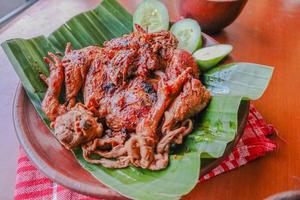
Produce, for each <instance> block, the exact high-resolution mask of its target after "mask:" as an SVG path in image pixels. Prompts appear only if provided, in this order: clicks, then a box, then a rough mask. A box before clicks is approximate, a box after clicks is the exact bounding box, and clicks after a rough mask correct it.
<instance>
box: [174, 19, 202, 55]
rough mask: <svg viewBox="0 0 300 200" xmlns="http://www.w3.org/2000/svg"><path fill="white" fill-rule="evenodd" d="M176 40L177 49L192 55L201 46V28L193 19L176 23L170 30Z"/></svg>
mask: <svg viewBox="0 0 300 200" xmlns="http://www.w3.org/2000/svg"><path fill="white" fill-rule="evenodd" d="M170 31H171V32H172V33H173V34H174V35H175V36H176V38H177V39H178V41H179V44H178V48H179V49H183V50H186V51H188V52H190V53H193V52H194V51H195V50H196V49H198V48H200V47H201V45H202V38H201V28H200V26H199V24H198V22H197V21H195V20H193V19H188V18H187V19H183V20H180V21H178V22H176V23H175V24H174V25H173V26H172V27H171V30H170Z"/></svg>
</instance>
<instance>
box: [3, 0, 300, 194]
mask: <svg viewBox="0 0 300 200" xmlns="http://www.w3.org/2000/svg"><path fill="white" fill-rule="evenodd" d="M98 2H99V1H97V0H85V1H81V0H64V1H57V0H40V1H39V2H38V3H36V4H35V5H33V6H32V7H31V8H29V9H28V10H26V11H25V12H24V13H22V14H21V15H20V16H18V17H17V18H16V19H14V20H13V21H12V22H10V23H9V24H8V25H7V26H6V27H5V28H4V29H1V30H0V42H3V41H4V40H6V39H9V38H14V37H26V38H28V37H32V36H35V35H39V34H48V33H50V32H51V31H52V30H54V29H55V28H57V27H58V26H59V25H60V24H62V23H63V22H64V21H65V20H67V19H69V18H70V17H72V16H73V15H74V14H76V13H79V12H81V11H83V10H87V9H89V8H91V7H94V6H95V5H97V3H98ZM122 2H123V3H125V4H127V5H129V8H130V9H131V10H132V9H134V7H135V5H136V4H135V3H134V2H135V1H130V0H122ZM129 3H131V4H129ZM299 30H300V2H299V1H295V0H272V2H270V1H269V0H249V2H248V4H247V5H246V7H245V9H244V11H243V12H242V14H241V15H240V17H239V18H238V19H237V21H235V23H234V24H232V25H231V26H229V27H228V28H226V29H225V30H224V31H223V32H221V33H220V34H217V35H215V36H214V37H215V38H216V39H217V40H218V41H220V42H222V43H229V44H232V45H233V46H234V52H233V56H234V58H235V59H236V60H238V61H247V62H256V63H261V64H266V65H271V66H274V67H275V73H274V76H273V79H272V81H271V83H270V86H269V88H268V89H267V91H266V93H265V95H264V96H263V97H262V98H261V99H260V100H258V101H255V102H254V104H255V106H256V107H257V108H258V110H259V111H260V112H261V113H262V114H263V116H264V117H265V119H266V120H267V121H268V122H270V123H272V124H274V125H275V127H276V128H277V130H278V133H279V136H280V138H282V139H279V137H278V138H277V139H276V141H277V142H278V144H279V149H278V151H276V152H273V153H271V154H269V155H267V156H266V157H263V158H261V159H258V160H256V161H254V162H252V163H249V164H247V165H246V166H244V167H241V168H239V169H237V170H234V171H232V172H230V173H226V174H223V175H220V176H217V177H215V178H213V179H211V180H209V181H207V182H205V183H202V184H199V185H197V187H196V188H195V189H194V190H193V191H192V192H191V193H190V194H189V195H187V196H186V197H185V198H184V199H208V200H209V199H262V198H265V197H267V196H269V195H271V194H274V193H277V192H281V191H285V190H291V189H298V188H300V144H299V143H300V108H299V106H300V95H299V92H300V31H299ZM17 83H18V78H17V76H16V75H15V73H14V71H13V69H12V66H11V64H10V63H9V61H8V59H7V58H6V56H5V54H4V52H3V50H2V49H1V50H0V105H1V106H0V119H1V120H0V146H1V151H0V160H1V164H0V177H1V179H0V199H11V198H12V196H13V190H14V180H15V170H16V166H17V152H18V143H17V140H16V137H15V134H14V128H13V123H12V122H13V119H12V117H11V109H12V101H13V95H14V92H15V88H16V85H17ZM179 181H180V180H179Z"/></svg>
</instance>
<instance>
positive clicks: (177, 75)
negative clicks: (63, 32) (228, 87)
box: [41, 26, 211, 170]
mask: <svg viewBox="0 0 300 200" xmlns="http://www.w3.org/2000/svg"><path fill="white" fill-rule="evenodd" d="M136 28H137V32H134V33H131V34H129V35H125V36H123V37H120V38H115V39H112V40H110V41H107V42H105V43H104V45H103V47H99V46H89V47H86V48H83V49H78V50H72V47H71V44H70V43H68V44H67V47H66V50H65V54H64V56H63V57H62V58H61V57H60V56H59V55H57V54H54V53H50V52H49V57H45V62H46V63H48V64H49V68H50V76H49V77H48V78H47V77H46V76H45V75H43V74H41V79H43V80H44V81H45V83H46V84H47V85H48V89H47V92H46V95H45V98H44V100H43V102H42V109H43V111H44V112H45V114H46V115H47V116H48V118H49V119H50V120H51V122H52V123H51V125H52V127H53V128H54V135H55V136H56V138H57V139H58V140H59V141H60V142H61V144H62V145H64V146H65V147H66V148H67V149H74V148H78V147H81V148H82V150H83V156H84V158H85V159H86V160H87V161H88V162H90V163H94V164H101V165H103V166H104V167H108V168H124V167H127V166H128V165H130V164H131V165H134V166H136V167H141V168H147V169H151V170H160V169H164V168H166V167H167V165H168V163H169V153H170V152H169V151H170V145H171V144H181V143H182V141H183V138H184V137H185V136H186V135H188V134H189V133H191V132H192V129H193V121H192V118H193V117H194V116H195V115H196V114H197V113H199V112H201V111H202V110H203V109H204V108H205V107H206V105H207V104H208V103H209V100H210V98H211V96H210V93H209V92H208V91H207V90H206V88H205V87H204V86H203V85H202V83H201V82H200V80H199V74H200V72H199V69H198V66H197V64H196V63H195V61H194V59H193V57H192V55H191V54H190V53H188V52H186V51H183V50H179V49H177V43H178V42H177V40H176V38H175V37H174V35H172V34H171V33H170V32H168V31H161V32H158V33H146V32H145V31H144V30H143V29H141V28H140V27H139V26H136ZM62 87H65V91H66V95H65V100H66V102H65V103H63V104H62V103H60V101H59V98H60V95H61V91H62ZM81 91H82V93H83V102H78V100H77V99H78V95H79V94H80V93H81Z"/></svg>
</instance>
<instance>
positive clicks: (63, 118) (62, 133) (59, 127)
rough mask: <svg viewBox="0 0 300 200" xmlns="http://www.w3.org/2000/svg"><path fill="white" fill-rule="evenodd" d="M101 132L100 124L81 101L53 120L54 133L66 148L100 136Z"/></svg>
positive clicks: (71, 147)
mask: <svg viewBox="0 0 300 200" xmlns="http://www.w3.org/2000/svg"><path fill="white" fill-rule="evenodd" d="M102 133H103V127H102V124H101V123H98V122H97V118H95V117H94V116H93V113H92V112H90V111H89V110H87V108H86V107H85V106H84V105H82V104H81V103H78V104H76V106H75V107H73V108H72V109H71V110H70V111H68V112H66V113H65V114H63V115H60V116H58V117H57V118H56V120H55V125H54V135H55V137H56V138H57V139H58V140H59V141H60V142H61V143H62V144H63V145H64V146H65V147H66V148H67V149H73V148H75V147H78V146H80V145H81V144H84V143H86V142H88V141H90V140H92V139H94V138H96V137H101V135H102Z"/></svg>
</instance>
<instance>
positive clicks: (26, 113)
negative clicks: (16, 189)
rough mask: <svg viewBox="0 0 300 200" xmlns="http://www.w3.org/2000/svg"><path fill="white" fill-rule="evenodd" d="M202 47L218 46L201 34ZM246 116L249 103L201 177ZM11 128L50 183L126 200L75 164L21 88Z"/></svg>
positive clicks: (88, 193) (99, 195)
mask: <svg viewBox="0 0 300 200" xmlns="http://www.w3.org/2000/svg"><path fill="white" fill-rule="evenodd" d="M203 38H204V39H203V40H204V41H203V42H204V45H205V46H210V45H213V44H216V43H217V42H216V41H215V40H214V39H212V38H211V37H209V36H207V35H205V34H204V37H203ZM248 112H249V102H248V101H245V102H243V103H242V104H241V106H240V109H239V118H238V119H239V128H238V133H237V134H236V138H235V139H234V141H232V142H231V143H229V144H228V145H227V148H226V151H225V153H224V155H223V156H222V157H221V158H218V159H215V160H210V161H206V162H205V165H204V166H203V167H202V169H201V174H200V175H203V174H206V173H207V172H209V171H210V170H212V169H213V168H214V167H216V166H217V165H218V164H220V163H221V162H222V161H223V160H224V159H225V158H226V157H227V156H228V155H229V154H230V152H231V151H232V149H233V147H234V146H235V144H236V143H237V142H238V139H239V138H240V137H241V136H242V134H243V130H244V127H245V124H246V121H247V116H248ZM13 118H14V126H15V130H16V133H17V136H18V139H19V141H20V143H21V145H22V146H23V148H24V150H25V152H26V153H27V155H28V156H29V158H30V159H31V161H32V162H33V163H34V164H35V165H36V166H37V167H38V168H39V169H40V170H41V171H42V172H43V173H44V174H45V175H46V176H47V177H49V178H50V179H52V180H53V181H55V182H57V183H59V184H61V185H63V186H65V187H68V188H70V189H71V190H74V191H76V192H79V193H82V194H86V195H90V196H95V197H99V198H104V199H126V198H125V197H123V196H122V195H121V194H119V193H117V192H115V191H114V190H112V189H110V188H109V187H107V186H105V185H104V184H102V183H101V182H99V181H98V180H96V179H95V178H94V177H93V176H92V175H91V174H89V172H87V171H86V170H84V169H83V168H82V167H81V166H80V165H79V163H78V162H77V161H76V159H75V157H74V156H73V154H72V153H71V152H70V151H68V150H66V149H65V148H64V147H62V146H61V145H60V143H59V142H58V141H57V140H56V139H55V137H54V136H53V135H52V134H51V132H50V131H49V129H48V128H47V126H46V125H45V124H44V123H43V121H42V120H41V119H40V117H39V115H38V114H37V112H36V111H35V109H34V107H33V105H32V104H31V102H30V100H29V99H28V97H27V95H26V93H25V91H24V89H23V87H22V86H21V85H20V86H19V87H18V89H17V91H16V95H15V98H14V108H13Z"/></svg>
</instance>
